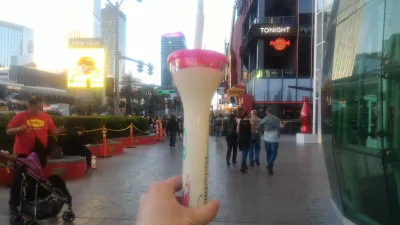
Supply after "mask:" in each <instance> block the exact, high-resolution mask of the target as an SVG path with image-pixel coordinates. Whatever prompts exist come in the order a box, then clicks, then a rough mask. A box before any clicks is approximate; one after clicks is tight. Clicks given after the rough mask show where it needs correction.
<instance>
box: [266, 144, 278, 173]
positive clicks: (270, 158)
mask: <svg viewBox="0 0 400 225" xmlns="http://www.w3.org/2000/svg"><path fill="white" fill-rule="evenodd" d="M264 143H265V150H266V152H267V163H268V166H271V167H272V166H274V162H275V159H276V156H277V155H278V147H279V142H269V141H264Z"/></svg>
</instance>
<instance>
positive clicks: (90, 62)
mask: <svg viewBox="0 0 400 225" xmlns="http://www.w3.org/2000/svg"><path fill="white" fill-rule="evenodd" d="M68 87H74V88H102V87H104V48H70V49H69V54H68Z"/></svg>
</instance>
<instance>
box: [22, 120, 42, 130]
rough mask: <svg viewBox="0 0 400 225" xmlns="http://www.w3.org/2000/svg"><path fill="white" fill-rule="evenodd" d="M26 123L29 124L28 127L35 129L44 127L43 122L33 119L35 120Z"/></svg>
mask: <svg viewBox="0 0 400 225" xmlns="http://www.w3.org/2000/svg"><path fill="white" fill-rule="evenodd" d="M26 123H27V124H28V126H30V127H34V128H39V127H44V121H43V120H38V119H33V120H28V121H26Z"/></svg>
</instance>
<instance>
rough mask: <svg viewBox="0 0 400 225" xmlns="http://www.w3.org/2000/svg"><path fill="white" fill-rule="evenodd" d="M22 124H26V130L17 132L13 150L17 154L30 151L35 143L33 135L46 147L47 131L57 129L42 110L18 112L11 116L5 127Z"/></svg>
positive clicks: (25, 153) (14, 126) (24, 153)
mask: <svg viewBox="0 0 400 225" xmlns="http://www.w3.org/2000/svg"><path fill="white" fill-rule="evenodd" d="M22 125H25V126H27V130H26V131H24V132H21V133H18V134H17V136H16V138H15V143H14V152H13V153H14V154H19V155H28V154H30V153H31V152H32V148H33V145H34V144H35V135H36V137H37V138H38V139H39V140H40V142H42V144H43V146H44V147H47V135H48V134H49V131H54V130H56V129H57V128H56V126H55V125H54V122H53V120H52V119H51V117H50V116H49V115H48V114H46V113H44V112H40V113H38V114H36V115H34V114H31V113H29V112H23V113H18V114H17V115H15V116H14V118H12V120H11V121H10V123H9V124H8V126H7V128H17V127H20V126H22Z"/></svg>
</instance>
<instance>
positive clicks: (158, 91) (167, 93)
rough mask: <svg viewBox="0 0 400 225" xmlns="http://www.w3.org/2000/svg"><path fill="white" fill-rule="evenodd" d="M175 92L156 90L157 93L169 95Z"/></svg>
mask: <svg viewBox="0 0 400 225" xmlns="http://www.w3.org/2000/svg"><path fill="white" fill-rule="evenodd" d="M173 93H175V91H174V90H157V94H158V95H169V94H173Z"/></svg>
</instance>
